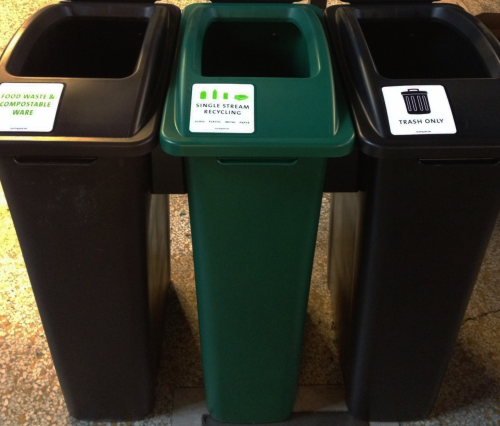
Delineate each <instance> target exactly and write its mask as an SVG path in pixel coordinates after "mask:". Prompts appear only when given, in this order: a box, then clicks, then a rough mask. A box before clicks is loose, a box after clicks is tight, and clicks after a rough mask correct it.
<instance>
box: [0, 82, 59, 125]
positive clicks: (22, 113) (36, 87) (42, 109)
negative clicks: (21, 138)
mask: <svg viewBox="0 0 500 426" xmlns="http://www.w3.org/2000/svg"><path fill="white" fill-rule="evenodd" d="M63 88H64V84H62V83H2V84H0V132H44V133H45V132H51V131H52V129H53V128H54V122H55V119H56V114H57V108H58V107H59V101H60V100H61V93H62V91H63Z"/></svg>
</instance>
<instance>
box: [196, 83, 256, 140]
mask: <svg viewBox="0 0 500 426" xmlns="http://www.w3.org/2000/svg"><path fill="white" fill-rule="evenodd" d="M254 106H255V94H254V86H253V84H193V90H192V97H191V116H190V120H189V131H191V132H193V133H253V132H254V129H255V113H254Z"/></svg>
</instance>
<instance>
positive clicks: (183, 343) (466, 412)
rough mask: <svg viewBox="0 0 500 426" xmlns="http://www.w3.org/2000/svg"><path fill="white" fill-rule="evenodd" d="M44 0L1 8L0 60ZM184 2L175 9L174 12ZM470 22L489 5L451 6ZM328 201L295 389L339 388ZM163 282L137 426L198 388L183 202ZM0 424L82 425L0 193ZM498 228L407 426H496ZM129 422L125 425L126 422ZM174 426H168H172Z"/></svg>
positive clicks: (499, 8) (175, 212)
mask: <svg viewBox="0 0 500 426" xmlns="http://www.w3.org/2000/svg"><path fill="white" fill-rule="evenodd" d="M45 3H46V1H45V0H2V2H1V3H0V16H1V20H0V52H1V51H3V49H4V48H5V47H6V45H7V43H8V41H9V39H10V37H11V36H12V35H13V34H14V32H15V30H16V29H17V28H18V27H19V26H20V25H21V24H22V22H23V20H24V19H25V18H26V17H28V16H29V15H30V14H32V13H33V12H34V11H36V10H37V9H38V8H40V7H41V6H42V5H43V4H45ZM187 3H189V2H188V1H186V2H182V5H185V4H187ZM455 3H457V4H460V5H462V6H463V7H467V8H468V9H469V11H470V12H471V13H473V14H478V13H481V12H500V2H499V1H498V0H467V1H465V0H457V1H455ZM328 201H329V197H328V195H325V197H324V200H323V208H322V215H321V223H320V229H319V232H318V240H317V247H316V257H315V262H314V271H313V278H312V286H311V292H310V300H309V307H308V315H307V322H306V335H305V342H304V352H303V360H302V366H301V375H300V384H301V385H308V386H310V385H329V386H341V385H342V377H341V373H340V367H339V363H338V356H337V351H336V349H335V345H334V343H333V342H334V338H335V337H334V329H333V326H332V313H331V308H330V301H329V293H328V290H327V287H326V264H327V262H326V246H327V223H328V218H327V216H328ZM171 221H172V222H171V233H172V235H171V238H172V280H173V285H172V287H171V289H170V294H169V301H168V304H169V306H168V318H167V330H166V332H165V336H166V337H165V342H164V348H163V349H164V353H163V357H162V367H161V372H160V382H159V386H158V398H157V400H158V402H157V407H156V409H155V412H154V413H153V414H152V415H151V416H150V417H149V418H148V419H146V420H144V421H142V422H134V423H133V424H136V425H170V424H171V422H172V410H173V397H174V388H177V389H178V388H202V387H203V377H202V369H201V352H200V345H199V330H198V318H197V311H196V296H195V285H194V270H193V259H192V247H191V238H190V235H191V234H190V226H189V210H188V207H187V197H186V196H184V195H181V196H172V197H171ZM0 248H1V249H0V424H1V425H3V426H11V425H19V424H32V425H52V424H53V425H69V424H73V425H81V426H84V425H85V426H87V425H90V424H91V423H88V422H78V421H76V420H74V419H71V418H69V416H68V413H67V410H66V407H65V404H64V400H63V397H62V394H61V391H60V387H59V383H58V380H57V376H56V373H55V370H54V366H53V364H52V360H51V357H50V353H49V349H48V347H47V343H46V340H45V336H44V331H43V327H42V325H41V322H40V318H39V315H38V311H37V308H36V304H35V302H34V298H33V293H32V291H31V287H30V283H29V279H28V276H27V274H26V270H25V267H24V262H23V258H22V254H21V251H20V248H19V243H18V241H17V237H16V234H15V230H14V227H13V225H12V221H11V218H10V213H9V209H8V206H7V203H6V201H5V198H4V197H3V192H1V191H0ZM499 261H500V223H499V224H498V225H497V227H496V229H495V234H494V236H493V238H492V241H491V243H490V247H489V250H488V253H487V256H486V258H485V261H484V263H483V267H482V269H481V273H480V276H479V279H478V282H477V285H476V289H475V291H474V293H473V296H472V299H471V302H470V304H469V308H468V310H467V314H466V318H465V319H464V322H463V325H462V329H461V332H460V336H459V339H458V342H457V345H456V349H455V352H454V355H453V358H452V361H451V363H450V367H449V370H448V372H447V375H446V377H445V380H444V384H443V387H442V389H441V392H440V396H439V399H438V403H437V405H436V408H435V410H434V412H433V414H432V418H431V419H429V420H428V421H426V422H413V423H407V424H408V425H415V426H416V425H424V424H425V425H441V424H447V425H457V426H458V425H468V426H474V425H478V426H479V425H499V424H500V263H499ZM130 424H132V423H130ZM175 426H177V425H175Z"/></svg>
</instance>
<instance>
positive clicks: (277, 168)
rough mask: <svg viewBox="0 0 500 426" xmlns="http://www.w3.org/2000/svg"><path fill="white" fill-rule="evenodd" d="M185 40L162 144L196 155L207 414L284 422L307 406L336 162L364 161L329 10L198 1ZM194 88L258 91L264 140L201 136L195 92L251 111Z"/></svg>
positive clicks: (192, 202) (190, 163)
mask: <svg viewBox="0 0 500 426" xmlns="http://www.w3.org/2000/svg"><path fill="white" fill-rule="evenodd" d="M181 37H183V41H182V45H181V47H180V51H179V68H178V69H177V68H176V72H177V74H174V76H173V78H172V82H171V86H170V89H169V93H168V95H167V102H166V109H165V113H164V120H163V125H162V133H161V136H160V139H161V144H162V148H163V149H164V150H165V151H166V152H168V153H170V154H173V155H180V156H185V162H186V180H187V186H188V194H189V195H188V196H189V207H190V215H191V227H192V237H193V252H194V263H195V273H196V288H197V300H198V312H199V322H200V334H201V346H202V359H203V371H204V378H205V390H206V395H207V405H208V409H209V412H210V414H211V416H212V417H213V418H215V419H216V420H218V421H223V422H234V423H262V422H277V421H281V420H284V419H285V418H287V417H288V416H289V415H290V414H291V412H292V408H293V403H294V400H295V390H296V385H297V379H298V372H299V365H300V355H301V346H302V337H303V328H304V319H305V314H306V308H307V299H308V292H309V283H310V279H311V270H312V261H313V256H314V246H315V240H316V233H317V226H318V219H319V212H320V206H321V198H322V189H323V185H324V180H325V170H326V163H327V157H329V156H332V157H336V156H342V155H347V154H349V152H351V150H352V142H353V129H352V123H351V122H350V121H349V119H350V118H349V116H348V112H347V110H346V108H345V107H344V103H343V100H342V98H341V97H340V96H341V95H340V94H339V93H338V92H337V91H336V90H335V87H334V85H333V78H332V67H331V64H330V57H329V52H328V45H327V41H326V37H325V34H324V30H323V26H322V19H321V14H320V13H319V10H318V9H316V8H314V7H311V6H308V5H270V4H269V5H262V4H259V5H257V6H252V5H247V4H227V5H199V4H198V5H191V6H188V7H187V8H186V9H185V11H184V14H183V18H182V24H181ZM237 45H238V46H240V49H239V51H238V50H234V49H232V46H237ZM228 52H231V55H230V59H231V60H229V59H227V58H225V57H224V55H225V54H228ZM233 54H234V55H233ZM259 59H261V60H262V61H261V62H259ZM224 60H225V61H226V62H225V65H224V66H220V65H219V64H220V62H219V61H224ZM262 62H263V63H262ZM194 84H207V85H208V84H251V85H253V88H254V94H255V95H254V96H255V97H254V105H255V114H254V118H255V130H254V132H253V133H246V134H244V133H216V132H214V133H205V132H199V133H196V132H191V131H190V127H189V124H190V107H191V100H192V99H191V98H192V96H193V97H194V98H193V99H194V100H193V101H195V100H196V99H198V98H197V96H198V95H199V96H200V102H205V103H210V102H212V103H214V102H219V100H220V103H221V105H222V104H223V103H228V102H229V103H232V102H233V103H234V102H236V103H237V102H238V100H237V98H235V99H236V100H235V99H233V96H232V95H230V93H228V92H226V91H225V89H224V87H225V86H221V88H220V90H217V89H214V90H213V89H212V86H208V87H209V88H207V89H206V90H201V92H196V91H195V89H193V87H194V86H193V85H194ZM214 87H215V86H214ZM201 89H203V87H202V88H201ZM225 93H227V96H226V95H225ZM249 96H251V95H249ZM214 97H216V98H217V99H215V100H214ZM226 98H227V99H226ZM172 108H173V109H172ZM221 108H223V107H222V106H221ZM174 110H175V114H173V111H174Z"/></svg>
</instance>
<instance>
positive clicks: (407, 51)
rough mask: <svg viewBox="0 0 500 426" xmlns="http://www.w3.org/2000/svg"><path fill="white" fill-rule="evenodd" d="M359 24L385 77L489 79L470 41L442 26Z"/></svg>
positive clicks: (407, 22)
mask: <svg viewBox="0 0 500 426" xmlns="http://www.w3.org/2000/svg"><path fill="white" fill-rule="evenodd" d="M359 23H360V25H361V29H362V30H363V34H364V36H365V39H366V42H367V44H368V47H369V49H370V52H371V55H372V58H373V61H374V62H375V66H376V68H377V71H378V73H379V74H380V75H382V76H383V77H387V78H400V79H404V78H416V79H421V78H435V79H439V78H487V77H490V75H489V73H488V71H487V68H486V66H485V65H484V63H483V61H482V59H481V57H480V55H479V53H478V52H477V50H476V49H475V48H474V46H473V44H472V43H471V42H470V41H469V39H467V38H466V37H465V36H464V35H462V34H461V33H460V32H458V31H457V30H455V29H453V28H451V27H449V26H447V25H445V24H443V23H441V22H437V21H431V20H426V21H424V20H398V21H396V20H371V19H360V20H359Z"/></svg>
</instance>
